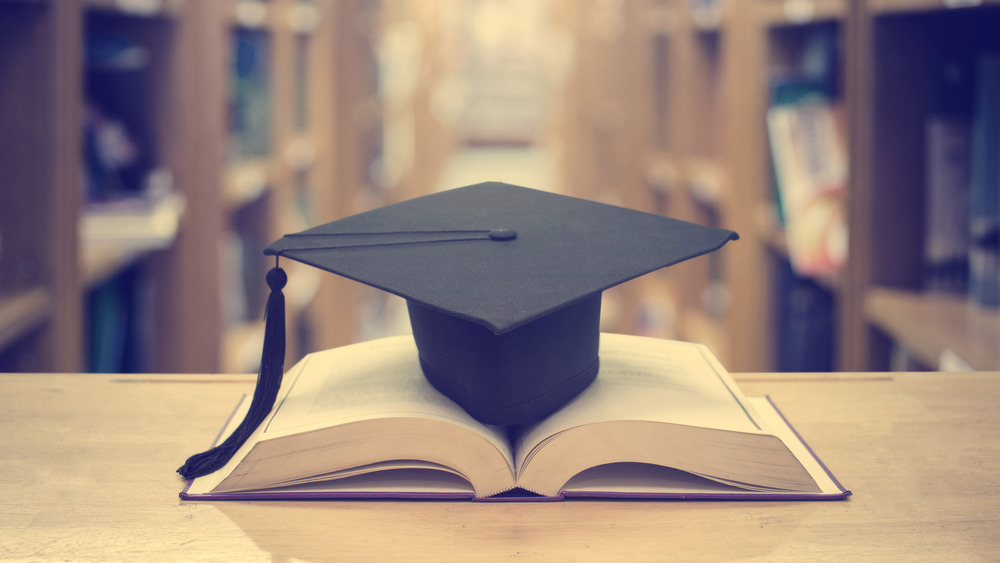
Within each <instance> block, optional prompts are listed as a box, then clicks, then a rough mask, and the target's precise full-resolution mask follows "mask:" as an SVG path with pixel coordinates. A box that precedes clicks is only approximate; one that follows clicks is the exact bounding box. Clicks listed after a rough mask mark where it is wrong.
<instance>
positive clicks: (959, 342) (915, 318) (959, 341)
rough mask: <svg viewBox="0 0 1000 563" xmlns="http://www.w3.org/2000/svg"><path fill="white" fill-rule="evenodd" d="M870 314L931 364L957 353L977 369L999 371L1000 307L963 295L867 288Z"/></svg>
mask: <svg viewBox="0 0 1000 563" xmlns="http://www.w3.org/2000/svg"><path fill="white" fill-rule="evenodd" d="M864 311H865V316H866V317H867V319H868V320H869V322H871V323H872V324H874V325H875V326H877V327H879V328H880V329H882V330H883V331H885V332H887V333H888V334H889V335H890V336H891V337H892V338H893V339H895V340H896V341H898V342H899V343H900V344H901V345H902V346H904V347H905V348H906V349H907V350H909V351H910V353H912V354H913V355H914V356H916V357H917V358H918V359H919V360H920V361H921V362H923V363H924V364H926V365H928V366H937V365H939V363H940V361H941V358H942V357H943V356H944V355H947V354H955V355H957V356H958V357H959V358H961V359H962V360H964V361H965V362H966V363H968V364H969V365H970V366H972V368H973V369H976V370H1000V346H998V343H1000V311H997V310H992V311H991V310H986V309H982V308H980V307H977V306H975V305H973V304H971V303H969V301H968V300H967V299H966V298H965V297H963V296H954V295H944V294H930V293H916V292H909V291H900V290H893V289H886V288H878V289H873V290H870V291H868V292H867V294H866V295H865V300H864Z"/></svg>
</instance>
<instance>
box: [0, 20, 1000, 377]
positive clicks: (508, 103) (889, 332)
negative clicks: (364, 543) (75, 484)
mask: <svg viewBox="0 0 1000 563" xmlns="http://www.w3.org/2000/svg"><path fill="white" fill-rule="evenodd" d="M498 6H499V5H498V4H495V3H492V2H490V1H489V0H475V1H473V0H470V1H468V2H466V1H463V2H447V1H444V0H416V1H414V0H379V1H373V0H224V1H219V2H202V1H197V0H0V76H3V77H4V84H5V85H7V86H5V91H4V95H3V96H2V97H0V121H2V122H3V123H4V124H5V127H4V131H3V133H2V134H0V178H3V185H2V187H0V371H70V372H75V371H87V370H102V371H140V370H141V371H160V372H192V371H196V372H212V371H219V372H237V373H245V372H252V371H255V370H256V369H257V362H258V360H259V358H258V357H257V354H258V353H259V342H260V339H261V338H262V323H261V322H260V321H261V315H262V310H263V306H264V303H265V301H266V291H267V290H266V287H265V284H264V274H265V272H266V270H267V269H268V268H270V267H271V266H272V265H273V262H271V261H269V260H266V259H264V258H263V256H262V255H261V251H262V249H263V247H264V246H265V245H267V244H268V243H269V242H270V241H272V240H274V239H276V238H278V237H279V236H281V235H282V234H284V233H287V232H293V231H297V230H301V229H303V228H307V227H309V226H313V225H317V224H320V223H323V222H327V221H331V220H334V219H337V218H340V217H343V216H347V215H350V214H353V213H357V212H361V211H365V210H367V209H371V208H374V207H377V206H381V205H386V204H390V203H393V202H396V201H400V200H403V199H408V198H410V197H415V196H419V195H423V194H425V193H428V192H431V191H435V190H438V189H444V188H450V187H457V185H449V183H454V182H455V179H456V178H475V181H482V180H497V179H499V180H503V179H505V178H512V177H517V178H521V177H524V176H528V175H529V174H530V170H529V169H532V170H534V169H536V168H537V169H538V170H544V173H542V174H539V175H538V177H539V178H540V179H539V182H540V183H541V184H544V185H533V186H532V187H539V188H544V189H551V190H554V191H559V192H562V193H566V194H569V195H574V196H578V197H583V198H588V199H593V200H598V201H603V202H607V203H613V204H620V205H625V206H629V207H634V208H639V209H643V210H646V211H649V212H653V213H660V214H664V215H668V216H672V217H677V218H680V219H686V220H690V221H694V222H698V223H702V224H710V225H716V226H721V227H726V228H731V229H733V230H736V231H737V232H739V233H740V235H741V240H740V241H738V242H736V243H734V244H731V245H727V247H726V248H724V249H722V250H721V251H719V252H717V253H713V254H711V255H709V256H705V257H701V258H699V259H696V260H693V261H691V262H687V263H684V264H680V265H677V266H674V267H671V268H668V269H666V270H663V271H660V272H655V273H653V274H650V275H647V276H644V277H642V278H639V279H637V280H633V281H632V282H629V283H627V284H624V285H623V286H621V287H619V288H615V289H613V290H610V291H609V292H607V294H606V296H605V303H606V305H605V308H604V309H605V310H604V318H603V328H604V329H605V330H609V331H613V332H628V333H638V334H647V335H652V336H659V337H665V338H679V339H684V340H691V341H696V342H702V343H705V344H707V345H709V346H710V347H711V348H712V349H713V351H714V352H715V353H716V354H717V355H718V356H719V357H720V359H721V360H722V362H723V363H724V365H726V366H727V368H729V369H730V370H732V371H773V370H788V371H814V370H851V371H860V370H882V369H889V368H892V367H900V366H904V367H910V368H913V367H916V368H920V369H924V368H926V369H939V368H942V367H948V368H954V367H965V368H968V369H1000V360H998V359H997V357H996V354H995V348H996V342H998V338H1000V336H998V334H997V323H998V322H1000V321H998V319H1000V312H998V308H997V306H996V304H995V301H996V299H997V296H996V295H995V293H996V291H997V289H996V287H995V280H992V281H991V278H989V276H990V275H996V266H995V264H996V260H997V258H996V250H995V246H996V245H995V242H993V243H991V242H990V241H991V240H993V239H990V234H989V233H990V232H991V231H989V228H990V227H989V225H991V224H995V223H996V221H994V223H990V221H993V219H992V218H991V217H990V216H985V217H980V216H979V215H978V213H979V212H978V210H980V209H994V208H995V207H996V203H995V202H996V197H997V196H996V193H997V191H998V190H1000V188H998V187H997V182H1000V180H998V179H997V176H998V175H1000V165H998V164H997V162H996V161H997V158H998V157H997V156H996V155H997V154H1000V150H997V148H996V146H994V144H996V143H998V142H1000V141H998V138H1000V123H998V122H997V120H998V119H1000V118H998V117H997V116H998V115H1000V109H998V108H996V107H995V106H996V102H995V101H993V103H992V104H991V103H989V102H990V101H992V100H994V99H1000V97H997V96H993V97H992V98H991V95H992V94H991V93H992V92H995V91H997V90H995V89H996V88H1000V86H998V84H1000V77H998V76H997V72H998V71H997V67H998V66H1000V62H998V57H1000V55H998V53H1000V35H998V34H996V33H994V30H995V29H997V28H1000V0H977V1H974V2H970V1H966V0H853V1H847V0H626V1H623V2H605V1H596V0H595V1H588V2H579V1H577V0H549V1H548V2H536V1H534V0H512V1H511V2H508V3H507V5H505V7H504V8H503V9H499V8H498ZM901 53H905V54H906V56H900V54H901ZM81 124H83V125H81ZM501 153H502V154H503V155H506V156H504V157H503V158H501V159H500V160H499V161H496V162H495V163H494V164H493V165H487V164H483V163H484V162H487V160H484V159H485V158H486V157H484V155H488V154H494V155H495V154H501ZM456 155H459V156H460V158H458V159H456V158H455V157H456ZM991 155H992V156H991ZM456 160H460V161H462V162H464V163H465V166H466V167H468V166H469V165H470V163H472V164H471V165H472V166H473V167H474V168H475V170H474V171H473V172H474V174H473V175H472V176H470V175H469V174H468V170H466V171H465V172H461V173H460V172H457V171H456V166H455V162H456ZM491 166H492V168H491ZM515 172H517V173H518V174H515ZM484 174H488V175H490V177H483V175H484ZM463 181H464V180H463ZM529 185H530V184H529ZM990 190H992V191H990ZM803 194H805V195H803ZM984 198H985V199H984ZM990 198H992V199H990ZM966 200H970V201H972V200H974V201H977V202H978V201H980V200H982V201H984V202H985V203H982V204H980V205H964V204H962V203H961V202H963V201H966ZM802 201H807V202H810V205H805V204H801V202H802ZM990 201H992V202H993V203H989V202H990ZM816 202H819V203H818V204H817V203H816ZM991 205H992V206H993V207H990V206H991ZM972 209H976V210H977V211H976V213H973V212H972ZM995 213H1000V212H995ZM972 215H975V216H976V218H975V219H973V217H972ZM803 217H804V218H805V219H803ZM973 221H978V222H979V223H982V224H983V225H986V227H983V228H985V231H983V233H985V234H983V233H980V232H979V231H975V233H979V234H974V233H973V232H972V231H974V230H975V229H973V228H972V226H971V225H972V223H973ZM979 223H977V224H979ZM821 225H822V228H819V226H821ZM976 228H977V229H978V228H979V227H976ZM980 230H982V229H980ZM967 231H969V232H967ZM116 233H117V234H116ZM942 233H944V234H942ZM994 236H995V235H994ZM990 244H993V246H992V247H991V246H990ZM963 245H964V246H963ZM973 247H974V248H973ZM969 248H973V254H974V255H975V256H976V258H974V260H973V262H974V263H975V264H976V265H977V266H980V270H978V271H975V272H978V273H974V270H972V269H970V265H969V256H968V253H967V252H966V250H967V249H969ZM991 252H992V254H991ZM991 260H992V262H991ZM990 264H993V266H990ZM282 265H283V267H285V268H286V269H288V270H289V287H288V288H287V289H286V291H285V293H286V296H287V298H288V318H287V326H288V333H289V339H288V342H289V353H288V354H287V361H288V363H289V364H291V363H292V362H294V361H296V360H297V359H298V358H299V357H301V356H302V355H303V354H305V353H307V352H309V351H312V350H317V349H322V348H328V347H332V346H337V345H342V344H346V343H349V342H352V341H355V340H357V339H359V338H369V337H374V336H378V335H380V334H384V333H387V332H393V331H397V330H402V329H405V327H403V328H402V329H401V328H400V327H401V326H402V325H401V324H400V323H399V322H398V318H397V317H398V316H399V307H398V306H397V305H398V304H396V303H394V302H393V298H391V297H387V296H386V295H384V294H380V293H378V292H373V291H371V290H369V289H367V288H362V287H359V286H358V284H355V283H353V282H350V281H347V280H344V279H341V278H338V277H337V276H332V275H324V274H321V273H319V272H317V271H315V270H314V269H312V268H308V267H298V265H296V264H289V263H283V264H282ZM983 265H986V267H985V269H983V268H982V266H983ZM991 267H992V268H993V269H992V270H991V269H990V268H991ZM991 272H992V274H991ZM991 288H992V289H991ZM991 292H992V293H991ZM404 324H405V323H404ZM901 358H902V359H903V360H901Z"/></svg>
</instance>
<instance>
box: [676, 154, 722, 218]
mask: <svg viewBox="0 0 1000 563" xmlns="http://www.w3.org/2000/svg"><path fill="white" fill-rule="evenodd" d="M684 175H685V178H686V180H687V186H688V189H689V190H690V193H691V197H693V198H694V199H695V200H696V201H698V202H699V203H701V204H702V205H707V206H709V207H714V208H721V207H722V204H723V202H724V201H725V198H726V169H725V167H724V166H723V165H722V164H721V163H720V162H719V161H718V159H715V158H705V157H692V158H689V159H687V160H686V161H685V162H684Z"/></svg>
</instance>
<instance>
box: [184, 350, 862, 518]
mask: <svg viewBox="0 0 1000 563" xmlns="http://www.w3.org/2000/svg"><path fill="white" fill-rule="evenodd" d="M600 346H601V348H600V358H601V367H600V372H599V374H598V377H597V379H596V381H595V382H594V383H592V384H591V385H590V386H589V387H588V388H587V389H586V390H585V391H584V392H583V393H581V394H580V395H579V396H578V397H576V398H575V399H573V400H572V401H571V402H570V403H569V404H567V405H566V406H564V407H563V408H561V409H560V410H558V411H556V412H555V413H553V414H552V415H550V416H549V417H547V418H546V419H545V420H542V421H541V422H538V423H536V424H534V425H531V426H528V427H523V428H516V429H504V428H497V427H490V426H485V425H483V424H480V423H479V422H477V421H476V420H474V419H473V418H471V417H470V416H469V415H468V414H466V413H465V411H464V410H462V409H461V408H460V407H459V406H458V405H456V404H455V403H453V402H452V401H450V400H449V399H447V398H446V397H444V396H443V395H441V394H440V393H438V392H437V391H436V390H435V389H434V388H433V387H431V385H430V384H429V383H427V381H426V379H425V378H424V375H423V373H422V372H421V371H420V365H419V362H418V360H417V349H416V346H415V345H414V343H413V339H412V337H409V336H398V337H391V338H385V339H380V340H374V341H370V342H365V343H361V344H355V345H351V346H345V347H342V348H335V349H332V350H327V351H324V352H317V353H314V354H310V355H309V356H307V357H305V358H304V359H303V360H302V361H301V362H299V363H298V364H297V365H296V366H294V367H293V368H292V369H291V370H289V372H288V373H287V374H286V376H285V380H284V383H283V385H282V389H281V391H280V392H279V395H278V400H277V401H276V403H275V407H274V409H273V410H272V412H271V414H270V415H269V416H268V418H266V419H265V420H264V422H263V423H261V425H260V426H259V427H258V428H257V430H256V432H255V433H254V434H253V436H251V437H250V439H248V440H247V442H246V443H245V444H244V445H243V447H242V448H241V449H240V450H239V451H238V452H237V453H236V455H234V456H233V458H232V460H230V462H229V463H228V464H227V465H226V466H225V467H223V468H222V469H220V470H219V471H216V472H215V473H212V474H210V475H206V476H204V477H200V478H198V479H194V480H192V481H191V482H190V483H189V484H188V486H187V488H186V489H185V490H184V492H182V493H181V498H184V499H190V500H193V499H217V500H222V499H233V500H236V499H244V500H245V499H272V498H273V499H292V498H466V499H471V498H476V499H486V498H498V497H499V498H510V497H523V498H530V497H543V498H563V497H573V496H577V497H633V498H761V499H769V500H772V499H785V498H794V499H834V498H845V497H846V496H847V495H849V494H850V493H849V492H848V491H846V490H844V489H843V488H842V487H841V486H840V485H839V484H838V483H837V482H836V480H834V479H833V477H832V476H831V475H830V474H829V473H828V472H827V471H826V469H825V468H824V467H823V466H822V464H821V463H820V462H819V460H818V459H817V458H816V457H815V456H814V455H813V454H812V452H811V451H810V450H809V449H808V448H807V447H806V445H805V444H804V443H803V442H802V441H801V440H800V439H799V438H798V436H797V435H796V434H795V432H794V431H792V429H791V428H790V427H789V425H788V424H787V423H786V422H785V421H784V420H783V418H782V417H781V416H780V415H779V414H778V412H777V411H776V410H775V408H774V407H773V406H772V405H771V403H770V402H769V401H768V400H767V399H766V398H759V399H758V398H754V399H748V398H747V397H744V396H743V394H742V393H741V392H740V390H739V389H738V388H737V387H736V385H735V384H734V383H733V381H732V380H731V379H730V377H729V375H728V374H727V373H726V371H725V370H724V369H723V368H722V366H721V365H720V364H719V362H718V361H717V360H716V359H715V358H714V357H713V356H712V354H711V353H710V352H709V351H708V349H707V348H705V347H704V346H701V345H697V344H690V343H685V342H677V341H670V340H660V339H652V338H643V337H636V336H624V335H617V334H602V335H601V344H600ZM248 403H249V401H244V404H243V405H242V406H241V408H242V409H245V408H247V407H248ZM243 413H244V411H242V410H239V409H238V410H237V412H236V413H234V415H233V417H232V419H231V422H230V425H229V427H227V428H226V429H224V431H223V433H222V435H221V437H222V438H224V437H225V436H227V435H228V434H229V432H231V430H232V428H233V427H235V426H236V425H237V424H238V423H239V421H240V420H241V419H242V418H243Z"/></svg>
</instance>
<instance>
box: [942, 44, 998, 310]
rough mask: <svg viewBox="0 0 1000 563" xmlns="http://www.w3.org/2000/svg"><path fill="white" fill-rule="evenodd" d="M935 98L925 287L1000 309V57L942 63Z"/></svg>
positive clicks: (992, 55)
mask: <svg viewBox="0 0 1000 563" xmlns="http://www.w3.org/2000/svg"><path fill="white" fill-rule="evenodd" d="M932 98H933V99H932V107H931V111H930V112H929V115H928V117H927V121H926V160H925V162H926V205H925V209H926V214H925V236H924V265H925V272H924V286H925V288H926V289H928V290H933V291H943V292H949V293H964V294H967V295H968V296H969V299H970V300H972V301H973V302H974V303H977V304H979V305H983V306H989V307H1000V53H996V54H984V55H980V56H978V57H977V58H975V59H970V60H947V61H943V62H942V63H941V64H940V65H939V66H938V69H937V72H936V74H935V76H934V86H933V95H932Z"/></svg>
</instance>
